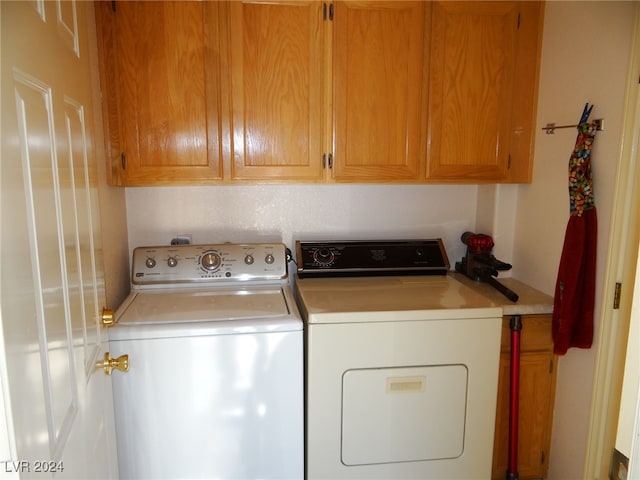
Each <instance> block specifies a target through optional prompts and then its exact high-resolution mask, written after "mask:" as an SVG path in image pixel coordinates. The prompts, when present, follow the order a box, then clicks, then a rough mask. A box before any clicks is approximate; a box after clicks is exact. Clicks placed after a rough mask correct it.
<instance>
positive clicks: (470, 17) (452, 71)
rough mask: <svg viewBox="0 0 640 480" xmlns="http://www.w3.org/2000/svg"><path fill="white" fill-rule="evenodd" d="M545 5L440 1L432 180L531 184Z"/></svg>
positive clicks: (434, 46)
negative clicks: (529, 182)
mask: <svg viewBox="0 0 640 480" xmlns="http://www.w3.org/2000/svg"><path fill="white" fill-rule="evenodd" d="M542 15H543V4H542V3H541V2H527V1H524V2H509V1H504V2H501V1H500V2H453V1H452V2H450V1H442V2H434V3H433V12H432V16H433V23H432V42H431V62H432V63H431V71H430V76H429V89H430V93H429V111H428V137H429V138H428V142H429V146H430V148H429V150H428V159H427V171H426V176H427V179H428V180H429V181H441V182H442V181H444V182H446V181H451V182H459V181H466V182H473V181H476V182H483V181H484V182H487V181H490V182H527V181H530V180H531V168H532V164H531V162H532V156H533V138H534V135H533V133H534V122H535V107H536V102H537V84H538V70H539V53H540V42H541V37H542Z"/></svg>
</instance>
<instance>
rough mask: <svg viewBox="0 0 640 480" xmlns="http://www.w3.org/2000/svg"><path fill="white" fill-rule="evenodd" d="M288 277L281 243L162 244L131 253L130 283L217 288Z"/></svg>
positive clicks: (285, 254)
mask: <svg viewBox="0 0 640 480" xmlns="http://www.w3.org/2000/svg"><path fill="white" fill-rule="evenodd" d="M286 278H287V247H286V246H285V245H284V244H282V243H244V244H238V243H221V244H209V245H165V246H157V247H138V248H135V249H134V250H133V259H132V272H131V284H132V286H133V287H134V288H135V287H145V286H149V287H151V286H156V285H166V284H194V285H201V284H204V285H217V284H223V283H228V282H261V281H273V280H283V279H286Z"/></svg>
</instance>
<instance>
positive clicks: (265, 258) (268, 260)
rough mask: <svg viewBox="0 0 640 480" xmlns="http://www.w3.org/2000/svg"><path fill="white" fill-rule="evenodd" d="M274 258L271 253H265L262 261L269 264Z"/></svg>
mask: <svg viewBox="0 0 640 480" xmlns="http://www.w3.org/2000/svg"><path fill="white" fill-rule="evenodd" d="M275 260H276V259H275V257H274V256H273V254H272V253H267V256H266V257H264V261H265V262H266V263H267V264H269V265H271V264H272V263H273V262H275Z"/></svg>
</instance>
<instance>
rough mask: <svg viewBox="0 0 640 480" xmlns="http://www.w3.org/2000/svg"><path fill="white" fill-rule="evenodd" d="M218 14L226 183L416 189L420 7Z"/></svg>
mask: <svg viewBox="0 0 640 480" xmlns="http://www.w3.org/2000/svg"><path fill="white" fill-rule="evenodd" d="M229 9H230V14H229V17H228V18H229V20H228V22H226V23H225V26H223V31H224V32H227V33H226V35H227V36H228V37H229V38H230V39H231V40H230V42H231V45H230V48H229V59H230V65H229V72H230V75H231V87H230V88H231V94H230V98H231V102H232V105H231V108H230V111H231V125H230V137H231V139H232V140H231V169H232V173H231V178H232V179H260V180H269V179H275V180H281V179H299V180H311V181H336V182H384V181H418V180H420V178H421V168H422V165H423V161H422V160H421V159H422V158H424V151H425V149H426V142H425V141H424V139H426V135H424V134H423V133H422V132H423V130H424V129H422V128H421V121H422V120H423V118H424V117H423V114H424V108H425V106H426V97H425V96H424V91H425V89H426V84H425V78H426V77H425V75H426V70H425V58H426V56H427V55H428V41H429V36H428V15H429V12H430V8H429V4H428V3H425V2H394V1H367V2H334V3H329V2H327V3H323V2H317V1H310V2H293V3H292V2H268V3H265V2H251V1H243V2H231V3H230V6H229Z"/></svg>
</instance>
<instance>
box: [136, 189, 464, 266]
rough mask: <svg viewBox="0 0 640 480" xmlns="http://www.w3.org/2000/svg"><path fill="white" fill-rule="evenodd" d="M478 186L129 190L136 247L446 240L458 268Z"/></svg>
mask: <svg viewBox="0 0 640 480" xmlns="http://www.w3.org/2000/svg"><path fill="white" fill-rule="evenodd" d="M476 193H477V187H476V186H473V185H472V186H459V185H458V186H455V185H451V186H450V185H446V186H440V185H315V184H310V185H250V186H214V187H154V188H127V219H128V221H127V224H128V231H129V246H130V248H133V247H136V246H139V245H157V244H159V245H164V244H168V243H169V242H170V241H171V238H172V237H173V236H174V235H176V234H181V233H190V234H192V236H193V242H194V243H215V242H225V241H231V242H243V241H273V240H277V241H283V242H284V243H285V244H287V245H288V246H289V247H290V248H292V249H293V245H294V243H293V242H294V240H295V239H307V240H312V239H316V240H322V239H358V238H361V239H374V238H411V237H413V238H418V237H420V238H434V237H441V238H442V239H443V241H444V242H445V248H446V250H447V253H448V254H449V261H450V262H451V265H452V266H453V264H454V263H455V261H456V260H460V258H461V257H462V255H464V245H463V244H462V243H461V242H460V235H461V234H462V233H463V232H465V231H466V230H470V229H471V230H472V229H473V228H474V227H475V216H476Z"/></svg>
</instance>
